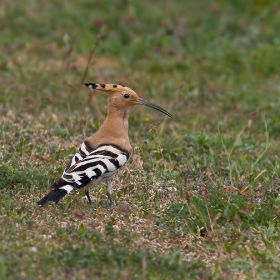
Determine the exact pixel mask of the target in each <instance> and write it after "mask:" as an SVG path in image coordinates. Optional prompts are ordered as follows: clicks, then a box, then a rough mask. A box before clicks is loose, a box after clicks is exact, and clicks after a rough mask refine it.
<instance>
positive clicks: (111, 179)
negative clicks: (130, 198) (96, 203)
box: [106, 177, 114, 207]
mask: <svg viewBox="0 0 280 280" xmlns="http://www.w3.org/2000/svg"><path fill="white" fill-rule="evenodd" d="M113 180H114V177H111V178H110V179H108V180H107V182H106V183H107V196H108V199H109V202H110V207H112V206H113V205H114V202H113V199H112V197H111V188H112V186H113Z"/></svg>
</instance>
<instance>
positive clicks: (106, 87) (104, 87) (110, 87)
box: [85, 83, 133, 92]
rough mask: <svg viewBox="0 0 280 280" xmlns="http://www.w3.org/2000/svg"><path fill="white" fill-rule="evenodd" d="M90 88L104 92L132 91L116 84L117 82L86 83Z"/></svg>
mask: <svg viewBox="0 0 280 280" xmlns="http://www.w3.org/2000/svg"><path fill="white" fill-rule="evenodd" d="M85 85H86V86H87V87H88V88H90V89H97V90H101V91H106V92H123V91H133V90H132V89H130V88H128V87H125V86H122V85H117V84H94V83H86V84H85Z"/></svg>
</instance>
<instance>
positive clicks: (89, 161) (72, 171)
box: [62, 144, 129, 188]
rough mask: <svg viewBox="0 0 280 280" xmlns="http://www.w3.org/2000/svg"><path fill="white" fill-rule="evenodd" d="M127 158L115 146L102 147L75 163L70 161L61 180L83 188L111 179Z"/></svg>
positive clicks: (123, 152)
mask: <svg viewBox="0 0 280 280" xmlns="http://www.w3.org/2000/svg"><path fill="white" fill-rule="evenodd" d="M81 148H82V147H81ZM80 150H81V149H80ZM80 150H79V151H80ZM74 157H75V156H74ZM74 157H73V158H74ZM128 158H129V154H128V153H127V152H126V151H124V150H122V149H120V148H118V147H117V146H114V145H110V144H107V145H102V146H99V147H97V148H96V149H95V150H93V151H92V152H90V153H88V155H85V156H84V157H83V158H82V159H80V160H79V161H77V162H74V161H75V159H74V160H73V159H72V162H71V164H69V166H68V167H67V168H66V169H65V170H64V172H63V175H62V179H63V180H65V181H66V182H68V183H71V184H73V185H74V186H75V187H76V188H83V187H85V186H86V185H87V184H88V183H90V182H91V181H92V182H93V183H97V182H99V181H102V180H104V179H106V178H109V177H111V176H112V175H113V174H114V173H115V172H116V171H117V169H119V168H120V167H122V166H123V165H124V164H125V163H126V162H127V160H128ZM72 163H73V164H72Z"/></svg>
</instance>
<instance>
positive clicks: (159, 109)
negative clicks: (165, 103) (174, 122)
mask: <svg viewBox="0 0 280 280" xmlns="http://www.w3.org/2000/svg"><path fill="white" fill-rule="evenodd" d="M137 104H140V105H144V106H147V107H150V108H153V109H155V110H157V111H160V112H162V113H163V114H165V115H167V116H168V117H170V118H172V115H171V114H170V113H169V112H167V111H166V110H164V109H162V108H161V107H159V106H158V105H156V104H154V103H151V102H149V101H147V100H145V99H142V98H139V99H138V100H137Z"/></svg>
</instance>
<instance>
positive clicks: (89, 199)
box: [85, 185, 92, 205]
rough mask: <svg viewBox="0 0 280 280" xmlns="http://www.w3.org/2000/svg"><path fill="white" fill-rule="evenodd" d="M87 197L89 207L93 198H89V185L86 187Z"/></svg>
mask: <svg viewBox="0 0 280 280" xmlns="http://www.w3.org/2000/svg"><path fill="white" fill-rule="evenodd" d="M85 195H86V197H87V200H88V203H89V205H91V203H92V200H91V198H90V196H89V185H87V186H86V187H85Z"/></svg>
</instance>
